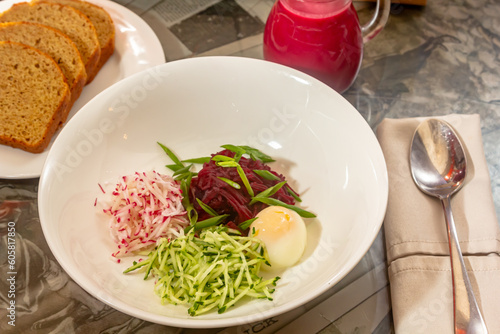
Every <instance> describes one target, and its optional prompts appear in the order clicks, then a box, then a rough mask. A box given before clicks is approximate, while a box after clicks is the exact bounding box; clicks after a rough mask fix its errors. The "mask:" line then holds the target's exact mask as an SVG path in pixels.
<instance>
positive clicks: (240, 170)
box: [236, 164, 254, 197]
mask: <svg viewBox="0 0 500 334" xmlns="http://www.w3.org/2000/svg"><path fill="white" fill-rule="evenodd" d="M236 171H237V172H238V175H239V176H240V178H241V181H242V182H243V185H244V186H245V188H246V190H247V192H248V194H249V195H250V196H252V197H253V196H254V192H253V189H252V187H251V186H250V182H248V178H247V176H246V174H245V171H244V170H243V167H241V166H240V165H239V164H238V165H237V166H236Z"/></svg>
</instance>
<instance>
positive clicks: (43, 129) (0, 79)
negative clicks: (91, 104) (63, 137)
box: [0, 41, 71, 153]
mask: <svg viewBox="0 0 500 334" xmlns="http://www.w3.org/2000/svg"><path fill="white" fill-rule="evenodd" d="M0 96H1V98H0V144H5V145H9V146H12V147H16V148H20V149H23V150H25V151H28V152H33V153H39V152H42V151H43V150H44V149H45V148H46V147H47V146H48V145H49V143H50V140H51V138H52V136H53V135H54V133H55V131H56V130H57V128H58V125H59V123H60V121H61V117H62V115H63V114H64V113H65V112H66V109H67V108H68V105H69V102H70V98H71V95H70V90H69V87H68V85H67V83H66V78H65V77H64V74H63V73H62V71H61V69H60V68H59V66H58V65H57V64H56V62H55V61H54V60H53V59H52V58H51V57H50V56H49V55H47V54H46V53H43V52H42V51H40V50H37V49H35V48H33V47H31V46H27V45H24V44H20V43H15V42H10V41H2V42H0Z"/></svg>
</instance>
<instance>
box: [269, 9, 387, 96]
mask: <svg viewBox="0 0 500 334" xmlns="http://www.w3.org/2000/svg"><path fill="white" fill-rule="evenodd" d="M376 1H377V6H376V9H375V14H374V16H373V18H372V19H371V20H370V21H369V22H368V23H367V24H366V25H364V26H361V25H360V23H359V19H358V14H357V13H356V10H355V8H354V6H353V4H352V0H277V1H276V2H275V4H274V6H273V7H272V9H271V12H270V14H269V17H268V19H267V22H266V27H265V30H264V46H263V48H264V49H263V51H264V59H266V60H269V61H273V62H276V63H280V64H283V65H287V66H290V67H293V68H296V69H298V70H300V71H302V72H305V73H308V74H310V75H312V76H314V77H316V78H317V79H319V80H321V81H323V82H324V83H326V84H327V85H329V86H330V87H332V88H333V89H335V90H336V91H337V92H339V93H343V92H344V91H345V90H347V89H348V88H349V87H350V86H351V84H352V83H353V82H354V79H355V78H356V75H357V74H358V71H359V68H360V66H361V60H362V58H363V44H364V43H365V42H367V41H369V40H370V39H372V38H373V37H375V36H376V35H377V34H378V33H379V32H380V31H381V30H382V29H383V27H384V25H385V23H386V22H387V19H388V17H389V11H390V0H376Z"/></svg>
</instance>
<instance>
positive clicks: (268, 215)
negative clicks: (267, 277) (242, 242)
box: [250, 206, 307, 269]
mask: <svg viewBox="0 0 500 334" xmlns="http://www.w3.org/2000/svg"><path fill="white" fill-rule="evenodd" d="M306 233H307V232H306V226H305V224H304V221H303V220H302V217H300V216H299V214H298V213H297V212H295V211H293V210H290V209H287V208H284V207H281V206H269V207H267V208H265V209H264V210H262V211H260V212H259V213H258V214H257V219H256V220H255V221H254V222H253V223H252V225H251V226H250V234H252V235H253V236H254V237H256V238H258V239H260V240H262V242H263V243H264V244H265V245H266V249H267V253H268V255H269V262H270V264H271V267H272V268H273V269H274V268H283V267H290V266H293V265H294V264H296V263H297V262H298V261H299V260H300V258H301V256H302V254H303V253H304V249H305V247H306V237H307V235H306Z"/></svg>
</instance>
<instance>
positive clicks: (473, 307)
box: [441, 196, 488, 334]
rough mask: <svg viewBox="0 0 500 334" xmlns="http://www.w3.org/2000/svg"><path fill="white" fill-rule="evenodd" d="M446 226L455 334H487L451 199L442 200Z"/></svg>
mask: <svg viewBox="0 0 500 334" xmlns="http://www.w3.org/2000/svg"><path fill="white" fill-rule="evenodd" d="M441 204H442V206H443V209H444V215H445V219H446V225H447V227H448V242H449V246H450V260H451V275H452V283H453V307H454V310H455V315H454V320H455V333H457V334H458V333H468V334H486V333H488V330H487V329H486V325H485V323H484V320H483V317H482V316H481V312H480V311H479V307H478V306H477V302H476V298H475V297H474V292H473V291H472V286H471V284H470V280H469V275H468V274H467V269H466V267H465V263H464V259H463V257H462V251H461V249H460V244H459V243H458V237H457V231H456V228H455V221H454V220H453V215H452V213H451V205H450V197H449V196H448V197H445V198H442V199H441Z"/></svg>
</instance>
